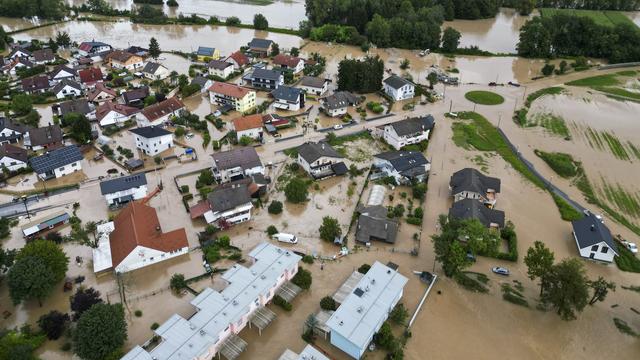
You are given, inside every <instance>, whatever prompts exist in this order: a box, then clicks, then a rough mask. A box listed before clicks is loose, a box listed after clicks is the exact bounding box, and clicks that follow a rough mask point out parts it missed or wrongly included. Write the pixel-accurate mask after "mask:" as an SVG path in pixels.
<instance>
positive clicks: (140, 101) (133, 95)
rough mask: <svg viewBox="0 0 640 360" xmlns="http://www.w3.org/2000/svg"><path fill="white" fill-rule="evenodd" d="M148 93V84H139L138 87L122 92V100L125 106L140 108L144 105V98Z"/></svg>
mask: <svg viewBox="0 0 640 360" xmlns="http://www.w3.org/2000/svg"><path fill="white" fill-rule="evenodd" d="M150 94H151V93H150V92H149V87H148V86H141V87H139V88H135V89H131V90H127V91H125V92H123V93H122V101H124V103H125V104H126V105H127V106H133V107H137V108H140V109H142V108H143V107H144V99H146V98H147V97H148V96H149V95H150Z"/></svg>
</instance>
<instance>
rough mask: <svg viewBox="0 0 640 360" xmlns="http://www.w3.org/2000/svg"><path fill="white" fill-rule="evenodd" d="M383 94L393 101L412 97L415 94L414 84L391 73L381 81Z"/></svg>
mask: <svg viewBox="0 0 640 360" xmlns="http://www.w3.org/2000/svg"><path fill="white" fill-rule="evenodd" d="M382 86H383V88H384V92H385V94H387V95H389V96H390V97H391V98H392V99H393V100H394V101H401V100H406V99H412V98H413V97H414V96H415V92H416V89H415V86H414V85H413V83H412V82H410V81H409V80H406V79H404V78H401V77H399V76H397V75H391V76H389V77H388V78H386V79H384V80H383V81H382Z"/></svg>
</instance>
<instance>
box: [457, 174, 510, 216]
mask: <svg viewBox="0 0 640 360" xmlns="http://www.w3.org/2000/svg"><path fill="white" fill-rule="evenodd" d="M449 189H450V190H451V196H453V201H454V202H458V201H461V200H464V199H473V200H475V201H478V202H480V203H482V204H484V205H486V206H487V207H490V208H491V207H493V206H494V205H495V204H496V200H497V199H496V198H497V195H498V194H499V193H500V179H498V178H494V177H491V176H486V175H485V174H483V173H481V172H480V171H478V170H476V169H472V168H465V169H462V170H459V171H456V172H455V173H453V175H451V180H450V181H449Z"/></svg>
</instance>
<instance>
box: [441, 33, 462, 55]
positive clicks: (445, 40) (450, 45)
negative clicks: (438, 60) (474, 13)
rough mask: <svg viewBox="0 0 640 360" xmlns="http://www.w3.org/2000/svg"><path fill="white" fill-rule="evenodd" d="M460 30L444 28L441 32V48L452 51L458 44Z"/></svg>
mask: <svg viewBox="0 0 640 360" xmlns="http://www.w3.org/2000/svg"><path fill="white" fill-rule="evenodd" d="M460 37H462V35H461V34H460V32H459V31H458V30H456V29H454V28H452V27H448V28H446V29H444V32H443V33H442V50H443V51H444V52H447V53H454V52H456V50H458V45H460Z"/></svg>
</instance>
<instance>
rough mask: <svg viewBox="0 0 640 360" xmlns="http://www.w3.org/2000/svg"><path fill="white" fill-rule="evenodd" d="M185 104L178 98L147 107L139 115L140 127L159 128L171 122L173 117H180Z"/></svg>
mask: <svg viewBox="0 0 640 360" xmlns="http://www.w3.org/2000/svg"><path fill="white" fill-rule="evenodd" d="M182 110H184V104H183V103H182V101H180V100H179V99H178V98H176V97H172V98H168V99H166V100H164V101H161V102H159V103H157V104H153V105H151V106H147V107H146V108H144V109H142V111H141V112H140V113H138V126H140V127H143V126H151V125H154V126H157V125H162V124H163V123H165V122H167V121H169V120H170V119H171V117H172V116H179V115H180V112H181V111H182Z"/></svg>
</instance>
